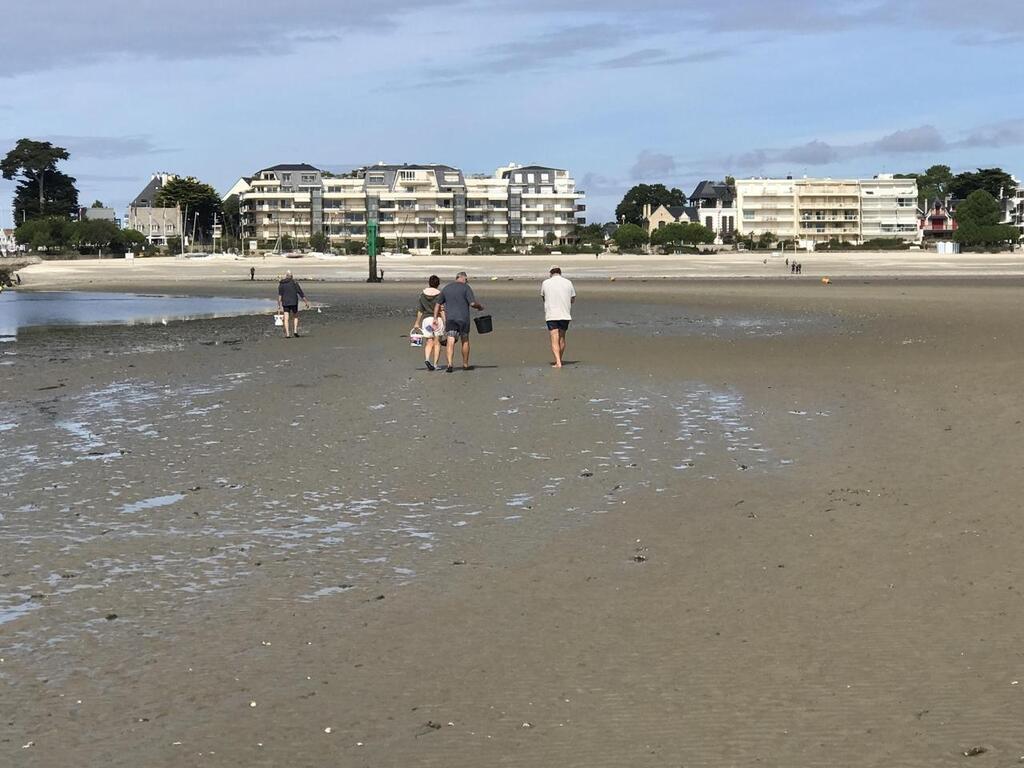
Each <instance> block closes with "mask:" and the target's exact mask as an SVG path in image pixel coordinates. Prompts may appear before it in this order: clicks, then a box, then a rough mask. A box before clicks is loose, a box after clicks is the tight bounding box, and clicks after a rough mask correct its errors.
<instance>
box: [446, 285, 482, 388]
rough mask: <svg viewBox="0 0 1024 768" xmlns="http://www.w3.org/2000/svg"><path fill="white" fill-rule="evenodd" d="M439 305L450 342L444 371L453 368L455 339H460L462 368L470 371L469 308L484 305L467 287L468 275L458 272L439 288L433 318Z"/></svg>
mask: <svg viewBox="0 0 1024 768" xmlns="http://www.w3.org/2000/svg"><path fill="white" fill-rule="evenodd" d="M441 307H444V312H445V320H444V327H445V330H446V331H447V333H448V338H449V340H450V342H451V343H449V344H448V347H447V349H448V367H447V368H446V369H445V371H447V372H448V373H451V372H452V371H453V370H454V369H453V368H452V363H453V362H454V360H455V339H459V340H460V341H462V370H464V371H471V370H473V366H471V365H470V364H469V310H470V308H473V309H477V310H479V309H483V308H484V305H483V304H481V303H480V302H478V301H477V300H476V296H474V295H473V289H472V288H470V287H469V277H468V276H467V275H466V273H465V272H459V274H457V275H456V276H455V282H454V283H448V285H446V286H445V287H444V288H443V289H442V290H441V295H440V296H438V297H437V303H436V304H434V317H435V318H436V317H438V316H439V315H440V314H441Z"/></svg>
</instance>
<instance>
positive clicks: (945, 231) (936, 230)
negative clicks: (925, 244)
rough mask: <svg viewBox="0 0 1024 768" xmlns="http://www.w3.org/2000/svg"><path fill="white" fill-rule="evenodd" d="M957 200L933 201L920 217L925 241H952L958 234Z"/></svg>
mask: <svg viewBox="0 0 1024 768" xmlns="http://www.w3.org/2000/svg"><path fill="white" fill-rule="evenodd" d="M956 203H957V200H955V199H953V198H947V199H945V200H938V199H935V200H931V201H929V203H928V206H927V210H925V211H924V212H923V213H922V214H921V215H920V219H919V221H920V227H921V236H922V238H923V239H925V240H952V239H953V235H954V234H956Z"/></svg>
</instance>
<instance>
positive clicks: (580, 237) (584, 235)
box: [576, 224, 605, 245]
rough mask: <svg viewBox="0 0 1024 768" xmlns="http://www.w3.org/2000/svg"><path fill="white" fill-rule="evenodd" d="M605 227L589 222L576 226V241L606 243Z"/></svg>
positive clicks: (581, 242) (596, 243)
mask: <svg viewBox="0 0 1024 768" xmlns="http://www.w3.org/2000/svg"><path fill="white" fill-rule="evenodd" d="M604 239H605V238H604V227H603V226H601V225H600V224H587V225H585V226H580V227H576V242H577V243H580V244H585V243H592V244H595V245H604Z"/></svg>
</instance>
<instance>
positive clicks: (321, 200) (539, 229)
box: [239, 164, 585, 251]
mask: <svg viewBox="0 0 1024 768" xmlns="http://www.w3.org/2000/svg"><path fill="white" fill-rule="evenodd" d="M248 187H249V188H248V189H247V190H245V189H243V190H241V191H240V194H239V197H240V211H241V217H242V232H243V236H244V237H245V238H246V239H247V240H248V241H249V247H250V248H253V247H258V246H259V243H261V242H262V243H264V245H267V244H271V243H277V242H279V241H280V240H282V239H283V238H284V236H287V237H288V238H289V240H290V241H291V242H292V244H293V246H295V247H301V246H303V245H304V244H306V243H308V242H309V238H310V236H311V235H312V234H313V233H314V232H323V233H324V234H325V235H327V237H328V238H329V241H330V242H331V244H332V245H335V246H340V245H343V244H344V243H346V242H350V241H357V242H359V241H365V239H366V225H367V223H368V222H370V221H375V222H377V227H378V238H383V239H384V241H385V243H386V244H387V246H388V247H395V246H398V247H404V248H408V249H409V250H421V251H422V250H427V249H429V248H430V247H431V245H432V241H435V242H436V240H437V238H439V237H441V235H442V232H444V233H446V234H447V235H448V237H449V238H451V239H459V240H466V241H471V240H472V239H473V238H474V237H480V238H497V239H500V240H515V241H519V242H522V243H524V244H530V243H543V242H545V241H546V240H554V242H561V243H564V242H568V241H570V240H571V239H572V238H573V236H574V234H573V233H574V231H575V227H576V225H577V224H578V223H583V222H584V221H585V219H584V218H583V217H582V216H580V214H581V213H582V212H583V211H584V210H585V206H584V205H583V204H582V203H580V202H579V200H580V198H582V197H583V192H581V191H578V190H577V189H576V183H575V181H574V180H573V179H572V177H571V176H570V175H569V173H568V172H567V171H565V170H561V169H556V168H548V167H542V166H518V165H508V166H505V167H503V168H499V169H498V170H497V171H495V173H494V174H493V175H491V176H467V175H466V174H464V173H463V172H462V171H461V170H460V169H458V168H454V167H452V166H448V165H410V164H404V165H385V164H380V165H374V166H368V167H366V168H360V169H358V170H356V171H353V172H351V173H349V174H346V175H344V176H334V175H332V174H325V173H323V172H322V171H320V170H318V169H317V168H315V167H314V166H311V165H307V164H296V165H288V164H286V165H276V166H272V167H270V168H265V169H263V170H261V171H258V172H257V173H256V174H254V175H253V177H252V178H251V179H250V180H249V181H248ZM254 242H255V243H256V246H253V243H254Z"/></svg>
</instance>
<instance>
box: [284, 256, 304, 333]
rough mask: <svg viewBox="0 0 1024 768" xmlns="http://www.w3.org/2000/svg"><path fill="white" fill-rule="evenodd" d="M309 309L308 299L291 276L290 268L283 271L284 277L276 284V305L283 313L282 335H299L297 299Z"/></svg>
mask: <svg viewBox="0 0 1024 768" xmlns="http://www.w3.org/2000/svg"><path fill="white" fill-rule="evenodd" d="M300 298H301V299H302V301H303V302H305V304H306V309H309V299H307V298H306V294H305V293H303V292H302V286H301V285H299V282H298V281H297V280H296V279H295V278H293V277H292V273H291V270H289V271H288V272H285V273H284V279H283V280H282V281H281V282H280V283H278V284H277V306H278V308H280V310H281V312H282V313H283V314H284V337H285V338H286V339H287V338H290V337H291V336H292V334H293V333H294V335H295V336H296V337H297V336H298V335H299V299H300Z"/></svg>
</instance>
